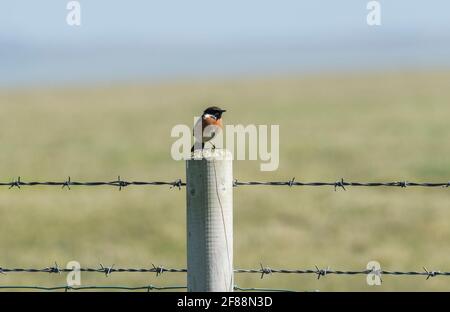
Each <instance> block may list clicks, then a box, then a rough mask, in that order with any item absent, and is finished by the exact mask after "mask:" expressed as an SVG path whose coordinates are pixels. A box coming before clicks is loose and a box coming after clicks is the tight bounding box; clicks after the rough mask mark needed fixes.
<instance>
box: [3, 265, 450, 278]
mask: <svg viewBox="0 0 450 312" xmlns="http://www.w3.org/2000/svg"><path fill="white" fill-rule="evenodd" d="M74 271H79V272H86V273H102V274H105V276H109V275H111V274H112V273H155V274H156V276H159V275H162V274H163V273H166V272H167V273H186V272H187V269H185V268H165V267H164V266H155V265H153V264H152V267H150V268H115V267H114V265H111V266H104V265H103V264H100V266H99V267H97V268H89V267H85V268H72V269H67V268H59V267H58V264H57V263H55V265H54V266H51V267H45V268H2V267H0V274H8V273H58V274H61V273H68V272H74ZM234 273H237V274H243V273H250V274H260V275H261V279H262V278H264V277H265V276H267V275H271V274H305V275H308V274H310V275H316V276H317V279H320V278H321V277H324V276H327V275H368V274H374V275H377V276H381V275H393V276H424V277H426V279H427V280H428V279H429V278H430V277H436V276H447V277H450V272H446V271H436V270H428V269H427V268H426V267H423V270H422V271H392V270H381V269H377V268H372V269H363V270H334V269H331V268H330V267H327V268H325V269H321V268H319V267H318V266H315V268H314V269H284V268H271V267H268V266H263V265H262V264H261V265H260V267H259V268H255V269H235V270H234Z"/></svg>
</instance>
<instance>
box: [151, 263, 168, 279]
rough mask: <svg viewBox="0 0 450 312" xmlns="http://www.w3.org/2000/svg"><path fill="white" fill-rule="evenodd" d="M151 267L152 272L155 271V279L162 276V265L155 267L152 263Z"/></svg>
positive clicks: (163, 270)
mask: <svg viewBox="0 0 450 312" xmlns="http://www.w3.org/2000/svg"><path fill="white" fill-rule="evenodd" d="M152 267H153V270H155V273H156V277H158V276H160V275H162V274H163V273H164V272H165V269H164V267H163V266H162V265H160V266H155V265H154V264H153V263H152Z"/></svg>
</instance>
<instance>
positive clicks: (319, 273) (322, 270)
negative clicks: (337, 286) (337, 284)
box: [315, 265, 330, 279]
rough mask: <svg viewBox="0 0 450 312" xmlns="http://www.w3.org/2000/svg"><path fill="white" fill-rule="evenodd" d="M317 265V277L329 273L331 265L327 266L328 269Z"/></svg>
mask: <svg viewBox="0 0 450 312" xmlns="http://www.w3.org/2000/svg"><path fill="white" fill-rule="evenodd" d="M315 267H316V272H315V273H316V274H317V279H320V277H322V276H325V275H327V274H328V271H330V267H327V268H326V269H319V268H318V267H317V265H315Z"/></svg>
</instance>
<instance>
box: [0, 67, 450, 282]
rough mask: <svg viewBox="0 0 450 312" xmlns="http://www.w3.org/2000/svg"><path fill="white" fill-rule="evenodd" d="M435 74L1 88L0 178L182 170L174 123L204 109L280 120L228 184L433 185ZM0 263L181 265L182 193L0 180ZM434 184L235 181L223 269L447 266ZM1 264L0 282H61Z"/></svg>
mask: <svg viewBox="0 0 450 312" xmlns="http://www.w3.org/2000/svg"><path fill="white" fill-rule="evenodd" d="M449 85H450V72H445V71H442V72H438V71H433V72H431V71H430V72H419V71H399V72H391V73H373V74H339V75H337V74H336V75H332V74H329V75H324V74H322V75H319V74H317V75H310V76H304V77H298V76H279V77H276V76H273V77H272V78H265V79H250V78H249V79H244V78H241V79H234V80H231V79H230V80H226V79H223V80H216V81H211V80H208V81H207V80H203V81H202V80H192V81H184V82H179V83H177V82H171V83H159V84H128V85H127V84H116V85H115V84H112V85H110V86H104V87H98V86H97V87H78V88H75V87H72V88H69V87H66V88H50V87H49V88H34V89H33V88H28V89H16V90H14V89H9V91H8V90H7V89H3V90H2V91H0V116H2V117H1V120H2V124H1V128H0V129H1V131H0V142H1V147H2V152H1V153H0V176H1V180H2V181H3V182H9V181H11V180H13V179H15V178H16V177H17V176H21V177H22V180H25V181H31V180H40V181H43V180H57V181H63V180H65V179H66V178H67V177H68V176H71V177H72V180H74V181H75V180H76V181H88V180H114V179H116V178H117V176H118V175H120V176H121V177H122V178H123V179H127V180H163V181H165V180H167V181H172V180H175V179H177V178H182V179H183V180H184V179H185V168H184V163H183V162H182V161H180V162H176V161H173V160H172V159H171V156H170V147H171V144H172V143H173V141H174V139H173V138H171V137H170V130H171V128H172V127H173V126H174V125H176V124H180V123H182V124H187V125H192V123H193V116H198V115H199V114H200V113H201V111H202V110H203V109H204V108H205V107H206V106H208V105H211V104H214V105H218V106H221V107H224V108H226V109H227V110H228V111H227V113H226V114H225V122H226V123H230V124H231V123H232V124H238V123H242V124H278V125H280V140H281V142H280V145H281V146H280V167H279V170H277V171H275V172H261V171H259V162H258V161H256V162H255V161H252V162H245V161H236V162H235V166H234V176H235V178H237V179H239V180H288V179H290V178H292V177H294V176H295V177H296V179H297V180H299V181H316V180H322V181H323V180H324V181H336V180H339V179H340V178H341V177H343V178H345V179H346V180H348V181H350V180H352V181H396V180H407V181H419V182H420V181H436V182H446V181H448V180H449V177H450V160H449V155H450V144H449V142H450V132H449V129H448V126H449V120H450V106H449V102H450V89H449V88H448V86H449ZM0 198H1V200H0V218H1V221H0V224H1V233H2V235H0V250H1V252H0V254H1V263H0V267H4V268H5V267H8V268H13V267H46V266H51V265H53V264H54V261H57V263H58V264H59V265H60V266H61V267H62V266H65V264H66V263H67V262H68V261H71V260H76V261H79V262H80V263H81V265H82V266H83V267H87V266H90V267H97V266H99V263H103V264H104V265H112V264H114V265H115V267H151V264H152V263H154V264H155V265H164V266H166V267H185V266H186V259H185V255H186V238H185V233H186V225H185V219H186V211H185V210H186V207H185V191H184V189H182V190H181V191H178V190H176V189H169V187H166V186H161V187H129V188H125V189H123V190H122V191H120V192H119V191H118V190H116V189H114V188H112V187H97V188H85V187H72V190H70V191H68V190H67V189H66V190H61V189H58V188H54V187H33V188H27V187H22V189H17V188H14V189H11V190H8V189H7V187H3V188H1V189H0ZM449 204H450V193H449V189H440V188H438V189H421V188H407V189H392V188H349V189H348V190H347V191H346V192H344V191H343V190H338V191H337V192H334V190H333V188H332V187H330V188H327V187H323V188H300V187H298V188H291V189H290V188H287V187H269V186H267V187H251V186H249V187H239V188H236V189H235V192H234V239H235V267H237V268H257V267H259V264H260V263H263V264H264V265H268V266H271V267H274V268H281V267H282V268H290V269H296V268H299V269H303V268H313V267H314V265H317V266H319V267H327V266H330V267H331V268H333V269H349V270H359V269H364V268H365V266H366V264H367V263H368V262H369V261H371V260H377V261H379V262H380V263H381V266H382V268H383V269H392V270H422V267H423V266H426V267H427V268H429V269H433V270H445V271H450V263H449V261H448V259H449V258H448V257H449V254H450V247H449V244H448V241H449V240H450V226H449V225H450V224H449V223H450V210H449V209H448V208H449V206H450V205H449ZM185 278H186V276H185V274H171V273H167V274H164V275H162V276H159V277H156V276H155V274H136V273H116V274H112V275H111V276H109V277H104V276H103V275H101V274H82V283H83V285H93V284H96V285H117V284H119V285H131V286H138V285H146V284H155V285H160V286H164V285H174V284H177V285H178V284H180V285H184V284H185V283H186V280H185ZM383 282H384V283H383V284H382V286H380V287H370V286H368V285H367V284H366V281H365V277H364V276H353V277H351V276H350V277H349V276H326V277H324V278H321V279H320V280H317V278H316V276H314V275H282V274H279V275H272V276H267V277H266V278H264V279H260V276H259V275H258V274H254V275H252V274H245V275H244V274H238V275H236V284H238V285H239V286H241V287H275V288H288V289H294V290H299V291H305V290H322V291H326V290H342V291H346V290H363V291H387V290H426V291H431V290H442V291H443V290H448V288H449V285H450V281H449V280H448V279H447V278H445V277H436V278H432V279H430V280H425V277H423V276H422V277H397V278H395V277H390V276H384V277H383ZM64 283H65V275H64V274H63V275H57V274H45V273H42V274H22V273H10V274H7V275H1V276H0V285H42V286H53V285H63V284H64Z"/></svg>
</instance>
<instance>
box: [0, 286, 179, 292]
mask: <svg viewBox="0 0 450 312" xmlns="http://www.w3.org/2000/svg"><path fill="white" fill-rule="evenodd" d="M186 288H187V287H186V286H178V285H175V286H155V285H145V286H136V287H133V286H115V285H113V286H109V285H92V286H68V285H63V286H54V287H47V286H20V285H0V289H22V290H23V289H28V290H30V289H34V290H47V291H55V290H64V291H69V290H130V291H136V290H147V292H150V291H152V290H177V289H186Z"/></svg>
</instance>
